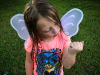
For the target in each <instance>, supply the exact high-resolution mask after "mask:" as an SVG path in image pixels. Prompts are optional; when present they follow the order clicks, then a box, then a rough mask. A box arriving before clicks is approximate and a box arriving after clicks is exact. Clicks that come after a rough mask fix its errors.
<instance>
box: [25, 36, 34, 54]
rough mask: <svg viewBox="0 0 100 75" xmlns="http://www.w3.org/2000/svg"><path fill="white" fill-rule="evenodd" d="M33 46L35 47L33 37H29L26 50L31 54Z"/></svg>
mask: <svg viewBox="0 0 100 75" xmlns="http://www.w3.org/2000/svg"><path fill="white" fill-rule="evenodd" d="M32 46H33V43H32V39H31V37H29V38H28V40H27V41H26V44H25V50H26V51H28V52H30V53H31V51H32Z"/></svg>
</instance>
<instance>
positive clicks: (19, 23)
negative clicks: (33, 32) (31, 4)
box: [10, 14, 29, 40]
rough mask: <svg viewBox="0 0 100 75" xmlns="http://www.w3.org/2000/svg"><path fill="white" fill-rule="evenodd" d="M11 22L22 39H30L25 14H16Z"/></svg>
mask: <svg viewBox="0 0 100 75" xmlns="http://www.w3.org/2000/svg"><path fill="white" fill-rule="evenodd" d="M10 24H11V26H12V27H13V28H14V29H15V30H16V31H17V33H18V35H19V37H20V38H21V39H23V40H27V39H28V37H29V33H28V30H27V28H26V26H25V22H24V18H23V14H17V15H14V16H13V17H12V18H11V20H10Z"/></svg>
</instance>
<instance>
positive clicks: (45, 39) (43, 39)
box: [41, 37, 54, 42]
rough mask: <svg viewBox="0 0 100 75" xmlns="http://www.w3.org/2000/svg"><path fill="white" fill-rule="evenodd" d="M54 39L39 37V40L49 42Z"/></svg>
mask: <svg viewBox="0 0 100 75" xmlns="http://www.w3.org/2000/svg"><path fill="white" fill-rule="evenodd" d="M53 39H54V37H49V38H47V37H41V40H42V41H44V42H51V41H52V40H53Z"/></svg>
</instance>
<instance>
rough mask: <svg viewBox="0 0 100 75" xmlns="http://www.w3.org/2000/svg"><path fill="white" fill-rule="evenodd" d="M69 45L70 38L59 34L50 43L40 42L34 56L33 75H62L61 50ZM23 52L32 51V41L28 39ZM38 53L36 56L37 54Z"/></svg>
mask: <svg viewBox="0 0 100 75" xmlns="http://www.w3.org/2000/svg"><path fill="white" fill-rule="evenodd" d="M70 43H71V40H70V37H69V36H68V35H67V34H65V33H63V32H61V33H59V34H58V35H57V36H56V37H54V39H53V40H52V41H50V42H44V41H41V45H40V44H39V46H40V47H41V48H39V49H38V50H35V52H34V53H35V54H34V61H35V60H37V64H36V62H34V75H47V74H48V75H64V73H63V64H62V54H63V48H64V47H68V46H69V45H70ZM25 50H26V51H28V52H30V53H31V51H32V39H31V38H30V37H29V39H28V40H27V42H26V44H25ZM37 51H38V54H37Z"/></svg>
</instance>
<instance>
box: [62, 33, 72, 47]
mask: <svg viewBox="0 0 100 75" xmlns="http://www.w3.org/2000/svg"><path fill="white" fill-rule="evenodd" d="M61 34H62V38H63V47H68V46H70V43H71V39H70V37H69V35H67V34H66V33H64V32H62V33H61Z"/></svg>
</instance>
